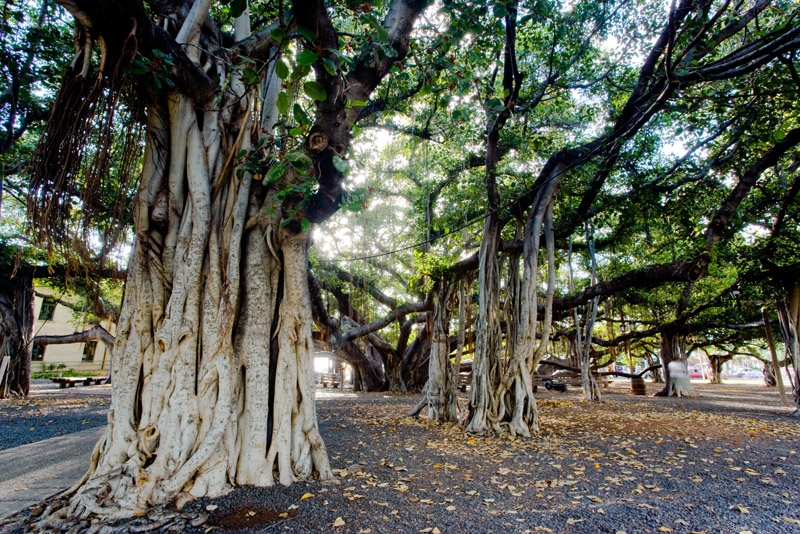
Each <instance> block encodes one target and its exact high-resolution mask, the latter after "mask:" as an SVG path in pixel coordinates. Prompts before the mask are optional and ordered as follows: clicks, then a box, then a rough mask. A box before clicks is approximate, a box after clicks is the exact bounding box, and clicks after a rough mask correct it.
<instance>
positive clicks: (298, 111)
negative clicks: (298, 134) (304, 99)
mask: <svg viewBox="0 0 800 534" xmlns="http://www.w3.org/2000/svg"><path fill="white" fill-rule="evenodd" d="M292 113H293V114H294V120H296V121H297V122H299V123H300V125H301V126H308V125H309V124H311V119H309V118H308V114H307V113H306V112H305V110H304V109H303V108H302V107H301V106H300V104H295V105H294V107H292Z"/></svg>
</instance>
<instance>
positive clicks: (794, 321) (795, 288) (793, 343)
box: [778, 282, 800, 416]
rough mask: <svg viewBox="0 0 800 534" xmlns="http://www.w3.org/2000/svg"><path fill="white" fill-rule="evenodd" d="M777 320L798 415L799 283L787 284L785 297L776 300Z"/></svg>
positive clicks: (799, 351) (799, 393) (799, 390)
mask: <svg viewBox="0 0 800 534" xmlns="http://www.w3.org/2000/svg"><path fill="white" fill-rule="evenodd" d="M778 320H779V321H780V325H781V333H782V334H783V342H784V345H785V347H786V358H787V359H788V360H790V361H791V363H792V368H793V371H794V377H792V375H791V374H790V375H789V377H790V380H791V381H792V397H793V400H794V404H795V407H796V409H795V411H794V415H795V416H800V373H798V371H797V369H798V366H799V365H800V330H798V325H800V283H797V282H794V283H792V284H789V287H788V288H787V291H786V299H785V300H783V301H782V302H778Z"/></svg>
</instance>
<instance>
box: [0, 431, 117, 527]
mask: <svg viewBox="0 0 800 534" xmlns="http://www.w3.org/2000/svg"><path fill="white" fill-rule="evenodd" d="M104 429H105V427H96V428H90V429H88V430H83V431H81V432H75V433H73V434H67V435H66V436H59V437H57V438H50V439H46V440H44V441H37V442H36V443H29V444H28V445H22V446H20V447H14V448H13V449H6V450H4V451H0V519H2V518H4V517H7V516H9V515H11V514H13V513H15V512H18V511H19V510H22V509H24V508H26V507H28V506H31V505H33V504H36V503H37V502H40V501H42V500H43V499H46V498H47V497H49V496H50V495H53V494H54V493H57V492H59V491H61V490H64V489H67V488H69V487H70V486H72V485H73V484H74V483H75V482H77V481H78V480H79V479H80V478H81V477H82V476H83V474H84V473H85V472H86V468H87V466H88V465H89V457H90V456H91V454H92V449H93V448H94V445H95V443H97V440H98V439H100V435H101V434H102V433H103V430H104Z"/></svg>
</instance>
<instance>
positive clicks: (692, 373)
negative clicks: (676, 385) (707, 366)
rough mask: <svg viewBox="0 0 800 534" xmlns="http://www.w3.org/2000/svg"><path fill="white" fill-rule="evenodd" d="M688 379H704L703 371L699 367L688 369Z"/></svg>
mask: <svg viewBox="0 0 800 534" xmlns="http://www.w3.org/2000/svg"><path fill="white" fill-rule="evenodd" d="M689 378H704V377H703V370H702V369H700V368H699V367H693V368H691V369H689Z"/></svg>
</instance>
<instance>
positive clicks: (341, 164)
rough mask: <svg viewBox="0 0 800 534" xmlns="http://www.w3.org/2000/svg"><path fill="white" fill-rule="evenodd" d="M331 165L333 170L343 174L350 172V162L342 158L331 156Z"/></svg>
mask: <svg viewBox="0 0 800 534" xmlns="http://www.w3.org/2000/svg"><path fill="white" fill-rule="evenodd" d="M332 163H333V166H334V168H335V169H336V170H337V171H339V172H341V173H345V172H347V171H349V170H350V162H349V161H347V160H346V159H344V158H342V157H339V156H333V159H332Z"/></svg>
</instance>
